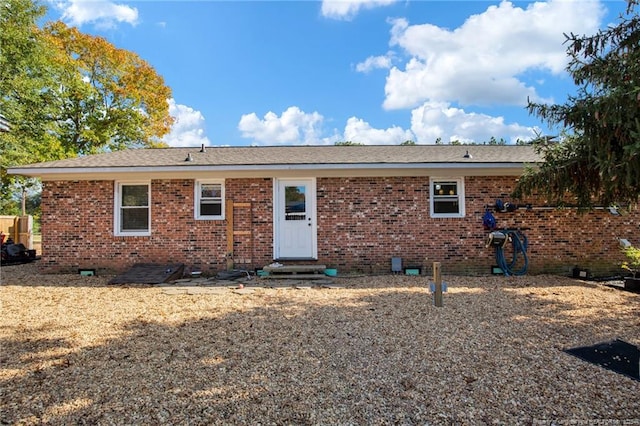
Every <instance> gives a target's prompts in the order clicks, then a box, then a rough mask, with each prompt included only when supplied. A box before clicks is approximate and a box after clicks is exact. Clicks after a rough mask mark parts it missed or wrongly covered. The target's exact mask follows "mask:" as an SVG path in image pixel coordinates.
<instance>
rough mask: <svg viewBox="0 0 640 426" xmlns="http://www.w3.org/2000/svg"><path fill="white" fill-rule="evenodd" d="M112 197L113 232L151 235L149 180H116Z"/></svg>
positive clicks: (123, 234) (125, 234) (129, 234)
mask: <svg viewBox="0 0 640 426" xmlns="http://www.w3.org/2000/svg"><path fill="white" fill-rule="evenodd" d="M114 198H115V214H114V228H115V229H114V234H115V235H119V236H148V235H151V227H150V223H151V184H150V183H149V182H116V187H115V197H114Z"/></svg>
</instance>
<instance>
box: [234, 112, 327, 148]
mask: <svg viewBox="0 0 640 426" xmlns="http://www.w3.org/2000/svg"><path fill="white" fill-rule="evenodd" d="M323 120H324V117H322V115H320V114H319V113H317V112H312V113H310V114H308V113H306V112H304V111H302V110H300V108H298V107H295V106H292V107H289V108H288V109H287V110H286V111H284V112H283V113H282V115H281V116H280V117H278V115H276V114H275V113H273V112H271V111H269V112H268V113H266V114H265V115H264V118H263V119H260V118H258V116H257V115H256V113H254V112H252V113H250V114H244V115H243V116H242V117H241V118H240V122H239V123H238V129H239V130H240V132H242V137H244V138H249V139H253V140H254V141H255V142H257V143H262V144H269V145H274V144H317V143H320V142H322V141H321V140H320V136H319V135H320V133H321V129H320V128H321V126H322V122H323Z"/></svg>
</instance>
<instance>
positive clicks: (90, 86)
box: [45, 22, 173, 155]
mask: <svg viewBox="0 0 640 426" xmlns="http://www.w3.org/2000/svg"><path fill="white" fill-rule="evenodd" d="M45 33H46V34H47V36H48V37H49V40H50V41H51V43H53V44H55V45H56V46H57V47H58V55H57V56H56V58H57V61H58V64H59V65H60V68H61V69H63V70H64V72H63V74H62V75H61V76H60V81H61V82H62V84H60V85H59V86H58V88H57V90H56V91H55V95H56V96H57V97H58V99H57V100H58V102H57V103H58V105H60V110H59V114H58V116H57V117H56V122H57V125H58V135H59V139H60V141H61V143H62V146H63V148H64V149H65V150H66V152H67V153H69V154H72V155H75V154H92V153H96V152H100V151H105V150H108V151H113V150H120V149H124V148H132V147H134V148H135V147H155V146H162V145H163V144H162V142H161V138H162V136H164V135H165V134H167V133H168V132H169V130H170V128H171V124H172V123H173V120H172V118H171V116H170V115H169V104H168V103H167V100H168V99H169V98H170V97H171V89H169V87H167V86H166V85H165V84H164V80H163V79H162V77H161V76H160V75H158V74H157V73H156V72H155V70H154V69H153V68H152V67H151V66H150V65H149V64H148V63H147V62H145V61H144V60H142V59H141V58H140V57H139V56H138V55H136V54H135V53H133V52H130V51H127V50H123V49H118V48H116V47H115V46H113V45H112V44H111V43H109V42H108V41H107V40H105V39H103V38H101V37H96V36H91V35H87V34H83V33H81V32H80V31H78V30H77V29H76V28H70V27H67V26H66V25H65V24H63V23H62V22H53V23H50V24H48V25H46V27H45Z"/></svg>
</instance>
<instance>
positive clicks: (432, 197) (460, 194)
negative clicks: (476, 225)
mask: <svg viewBox="0 0 640 426" xmlns="http://www.w3.org/2000/svg"><path fill="white" fill-rule="evenodd" d="M438 182H442V183H454V182H455V183H456V186H457V189H458V191H457V194H456V195H455V196H456V197H457V198H458V207H459V209H458V213H435V209H434V206H435V203H436V202H437V199H438V194H435V191H434V185H436V184H437V183H438ZM443 197H445V198H450V197H451V196H449V195H447V194H444V195H443ZM464 200H465V191H464V178H463V177H431V178H429V213H430V216H431V217H433V218H445V217H465V204H464Z"/></svg>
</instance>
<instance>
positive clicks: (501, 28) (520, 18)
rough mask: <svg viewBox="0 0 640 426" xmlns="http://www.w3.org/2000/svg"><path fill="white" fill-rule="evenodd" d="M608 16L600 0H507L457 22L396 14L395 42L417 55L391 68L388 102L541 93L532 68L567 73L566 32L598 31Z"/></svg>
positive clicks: (402, 104)
mask: <svg viewBox="0 0 640 426" xmlns="http://www.w3.org/2000/svg"><path fill="white" fill-rule="evenodd" d="M603 16H604V10H603V7H602V5H601V3H599V2H597V1H594V0H581V1H566V0H550V1H549V2H537V3H532V4H530V5H529V6H528V7H527V8H526V9H522V8H520V7H516V6H514V5H513V4H512V3H510V2H508V1H503V2H502V3H500V4H499V5H498V6H490V7H489V8H488V9H487V10H486V11H485V12H483V13H481V14H478V15H473V16H471V17H469V18H468V19H467V20H466V21H465V22H464V24H462V25H461V26H460V27H458V28H456V29H454V30H449V29H446V28H440V27H437V26H435V25H431V24H422V25H409V23H408V22H407V21H406V20H404V19H395V20H392V21H391V23H392V28H391V41H390V43H391V45H392V46H398V47H399V48H401V49H402V50H403V51H404V52H405V53H406V54H407V55H408V56H409V57H410V59H409V60H408V62H407V63H406V64H405V66H404V69H400V68H398V67H393V68H392V69H391V70H390V72H389V75H388V76H387V81H386V86H385V94H386V99H385V101H384V107H385V108H387V109H398V108H411V107H415V106H416V105H419V104H421V103H422V102H424V101H435V102H442V101H445V102H454V101H455V102H458V103H460V104H461V105H472V104H473V105H489V104H509V105H524V104H526V102H527V97H529V98H530V99H532V100H534V101H543V102H546V101H551V100H549V99H541V98H540V96H538V94H537V93H536V90H535V87H532V86H531V85H528V84H527V83H526V82H525V81H523V80H522V78H521V75H522V74H523V73H525V72H528V71H535V70H546V71H548V72H551V73H553V74H560V73H562V72H563V70H564V69H565V66H566V64H567V60H568V58H567V55H566V51H565V47H566V46H565V45H564V44H563V42H564V40H565V38H564V35H563V33H570V32H574V33H576V34H592V33H595V32H596V31H597V29H598V24H599V22H600V20H601V19H602V17H603Z"/></svg>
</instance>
